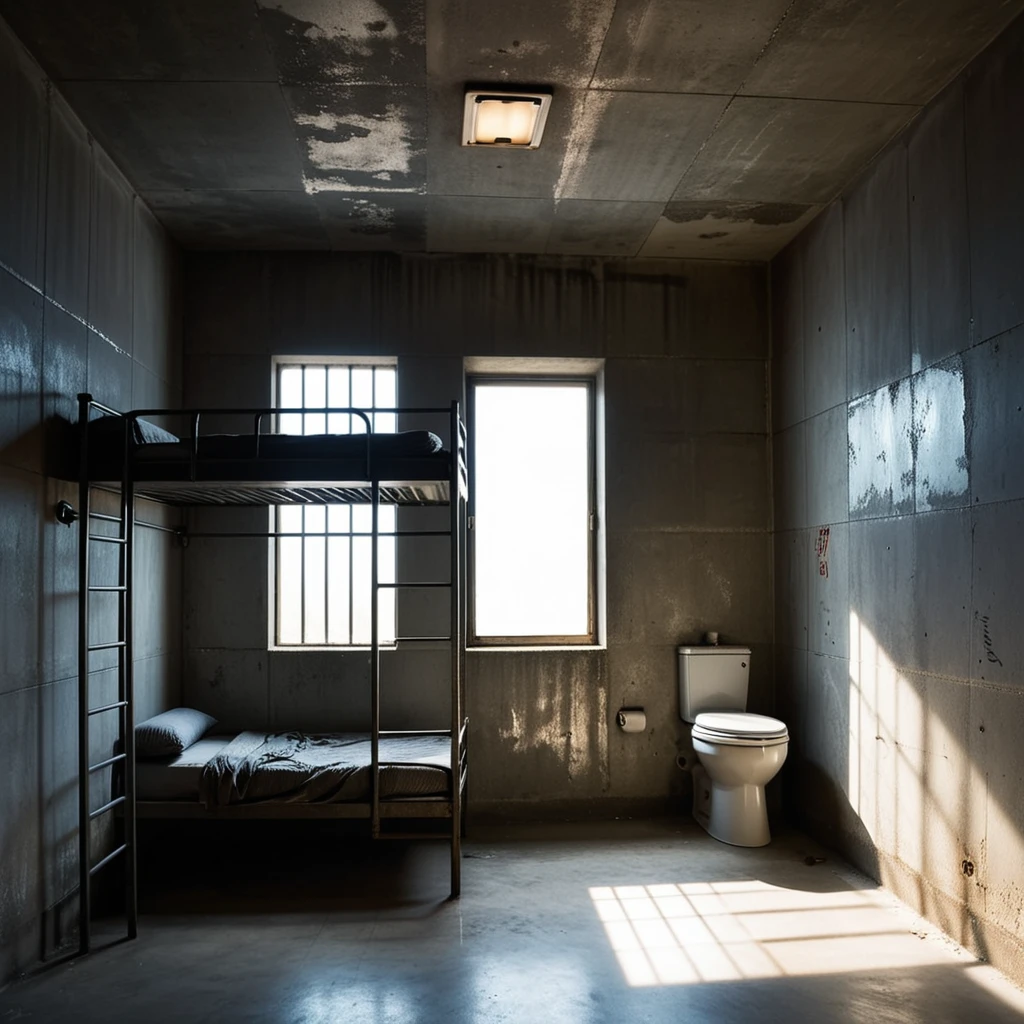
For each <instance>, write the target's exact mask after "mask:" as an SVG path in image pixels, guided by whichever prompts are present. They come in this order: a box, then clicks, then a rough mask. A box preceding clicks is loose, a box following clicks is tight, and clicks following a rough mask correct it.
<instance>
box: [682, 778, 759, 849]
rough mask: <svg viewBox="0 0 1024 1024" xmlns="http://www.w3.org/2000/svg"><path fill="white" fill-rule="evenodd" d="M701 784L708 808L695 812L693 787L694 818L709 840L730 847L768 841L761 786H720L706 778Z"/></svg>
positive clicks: (755, 844)
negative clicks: (701, 811) (702, 812)
mask: <svg viewBox="0 0 1024 1024" xmlns="http://www.w3.org/2000/svg"><path fill="white" fill-rule="evenodd" d="M696 785H697V779H696V778H694V786H695V787H696ZM702 786H704V787H705V788H706V789H707V790H709V791H710V798H709V799H708V801H707V803H708V804H709V807H708V811H707V813H705V814H698V813H697V804H696V789H695V790H694V793H695V798H694V817H695V818H696V819H697V823H698V824H699V825H700V826H701V827H702V828H703V829H704V831H705V832H707V834H708V835H709V836H711V838H712V839H717V840H718V841H719V842H720V843H728V844H729V845H730V846H767V845H768V844H769V843H770V842H771V841H772V835H771V831H770V830H769V828H768V811H767V808H766V807H765V798H764V786H751V785H747V786H722V785H716V783H714V782H713V781H712V780H711V779H710V778H706V779H705V780H704V781H703V782H702ZM702 819H703V820H702Z"/></svg>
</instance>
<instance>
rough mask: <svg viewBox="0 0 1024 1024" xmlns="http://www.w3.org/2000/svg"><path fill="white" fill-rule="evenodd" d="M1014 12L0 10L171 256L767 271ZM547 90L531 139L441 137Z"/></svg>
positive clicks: (442, 5) (482, 3)
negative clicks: (495, 102)
mask: <svg viewBox="0 0 1024 1024" xmlns="http://www.w3.org/2000/svg"><path fill="white" fill-rule="evenodd" d="M1022 9H1024V0H902V2H900V3H896V2H894V0H618V2H615V0H517V2H510V0H412V2H402V0H145V2H139V0H89V2H87V3H83V2H82V0H33V2H32V3H24V2H23V0H0V15H2V16H3V17H5V18H6V19H7V21H8V22H9V23H10V25H11V27H12V28H13V29H14V31H15V32H16V33H17V34H18V35H19V36H20V38H21V39H22V41H23V42H24V43H25V44H26V46H27V47H28V48H29V49H30V50H31V51H32V53H33V54H34V55H35V57H36V58H37V59H38V60H39V62H40V63H41V64H42V65H43V67H44V68H45V69H46V70H47V72H48V73H49V74H50V76H51V77H52V78H53V79H54V80H55V81H56V82H57V83H58V86H59V88H60V89H61V90H62V91H63V92H64V94H65V95H66V96H67V98H68V100H69V101H70V103H71V105H72V106H73V107H74V108H75V110H76V111H77V112H78V114H79V115H80V116H81V118H82V120H83V121H84V123H85V124H86V126H87V127H88V128H89V130H90V131H91V132H92V133H93V134H94V135H95V136H96V138H97V139H99V141H100V142H101V143H102V144H103V145H104V146H105V147H106V148H107V150H108V151H109V153H110V154H111V155H112V156H113V157H114V159H115V160H116V161H117V162H118V163H119V164H120V165H121V167H122V168H123V170H124V171H125V173H126V174H127V176H128V177H129V179H130V180H131V181H132V183H133V184H134V186H135V187H136V188H137V189H138V191H139V193H140V194H141V195H142V196H143V198H144V199H145V200H146V202H147V203H149V205H150V206H151V207H152V209H153V211H154V212H155V213H156V215H157V216H158V217H159V218H160V220H161V221H162V222H163V223H164V224H165V225H166V227H167V228H168V229H169V230H170V232H171V233H172V234H173V235H174V236H175V237H176V238H177V239H178V240H179V241H180V242H181V243H182V244H183V245H185V246H187V247H193V248H266V249H286V248H292V249H328V248H333V249H339V250H400V251H434V252H463V251H464V252H529V253H567V254H577V255H620V256H625V255H630V256H631V255H641V256H651V257H656V256H670V257H671V256H675V257H681V256H698V257H711V258H727V259H754V260H760V259H767V258H770V257H771V256H772V255H774V253H775V252H777V251H778V250H779V249H780V248H781V247H782V246H784V245H785V244H786V243H787V242H788V241H789V240H790V239H791V238H792V237H793V236H794V235H795V234H796V233H797V232H799V231H800V230H801V228H802V227H803V226H804V225H805V224H807V223H808V221H809V220H811V219H812V218H813V217H814V215H815V214H816V213H817V212H818V211H819V210H820V209H821V207H822V206H823V205H824V204H826V203H828V202H829V201H830V200H831V199H832V198H834V197H835V196H836V195H837V194H838V193H839V192H840V191H841V190H842V189H843V187H844V186H845V185H847V184H848V183H849V182H850V181H851V180H852V179H853V178H854V177H855V176H856V175H857V174H858V172H859V171H860V170H861V169H862V168H863V167H864V166H865V164H866V163H867V162H868V161H869V160H870V159H871V157H872V156H873V155H874V154H875V153H877V152H878V150H879V149H880V148H881V147H882V146H883V145H884V144H885V143H886V141H887V140H889V139H890V138H891V137H892V136H893V135H894V134H896V133H897V132H898V131H899V130H900V128H902V127H903V126H904V125H905V124H906V123H907V121H908V120H909V119H910V118H912V117H913V116H914V114H915V113H916V112H917V111H918V110H919V109H920V108H921V106H922V105H924V104H925V103H926V102H927V101H928V100H929V99H931V98H932V97H933V96H934V95H935V94H936V93H937V92H938V91H939V90H940V89H941V88H942V87H943V85H945V84H946V83H947V82H948V81H949V80H950V79H951V78H952V77H953V76H954V75H955V74H956V72H957V71H958V70H959V69H960V68H961V67H963V65H964V64H965V63H967V62H968V61H969V60H970V59H971V58H972V57H974V56H975V55H976V54H977V53H978V52H979V51H980V50H981V49H982V48H983V47H984V46H985V45H986V44H987V43H988V42H989V41H990V40H992V39H993V38H994V37H995V36H996V35H997V34H998V33H999V32H1000V31H1001V30H1002V29H1003V28H1004V27H1005V26H1006V25H1007V24H1008V23H1009V22H1010V21H1011V20H1012V19H1013V18H1014V17H1015V16H1016V15H1017V14H1019V13H1020V12H1021V10H1022ZM467 83H485V84H493V85H499V84H503V83H507V84H522V85H547V86H550V87H551V88H552V89H553V92H554V98H553V102H552V107H551V114H550V116H549V118H548V123H547V129H546V132H545V136H544V141H543V144H542V145H541V147H540V149H538V150H536V151H533V152H516V151H509V150H479V149H476V150H475V149H466V148H463V147H461V146H460V145H459V132H460V128H461V118H462V98H463V93H464V91H465V87H466V85H467Z"/></svg>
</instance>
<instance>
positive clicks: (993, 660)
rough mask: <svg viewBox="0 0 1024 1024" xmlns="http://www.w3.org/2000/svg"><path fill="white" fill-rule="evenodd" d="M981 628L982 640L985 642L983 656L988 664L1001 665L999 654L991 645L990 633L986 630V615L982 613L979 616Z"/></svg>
mask: <svg viewBox="0 0 1024 1024" xmlns="http://www.w3.org/2000/svg"><path fill="white" fill-rule="evenodd" d="M981 630H982V640H983V641H984V644H985V658H986V659H987V660H988V662H989V664H991V665H999V666H1000V667H1001V666H1002V664H1003V663H1002V661H1001V660H1000V658H999V655H998V654H996V652H995V648H994V647H993V645H992V634H991V633H989V631H988V616H987V615H982V617H981Z"/></svg>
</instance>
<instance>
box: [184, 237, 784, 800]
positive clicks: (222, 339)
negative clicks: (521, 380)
mask: <svg viewBox="0 0 1024 1024" xmlns="http://www.w3.org/2000/svg"><path fill="white" fill-rule="evenodd" d="M766 307H767V287H766V274H765V268H764V267H758V266H745V265H741V264H729V263H707V262H706V263H699V262H681V261H671V260H666V261H618V262H616V261H610V260H600V259H593V260H584V259H570V258H543V257H540V258H528V257H521V258H516V257H500V256H486V257H473V256H465V257H464V256H451V257H448V256H438V257H425V256H408V257H399V256H367V257H359V256H351V257H342V256H334V257H332V256H321V255H314V254H309V255H296V254H283V255H241V254H235V255H230V254H228V255H213V254H211V255H198V254H193V255H190V256H189V258H188V261H187V265H186V313H185V350H186V356H185V398H186V404H213V405H224V404H228V403H234V404H238V405H245V404H249V403H255V404H267V403H269V401H270V397H271V394H270V384H271V364H270V359H271V355H272V354H297V355H312V356H316V355H321V354H351V355H377V354H380V355H383V354H387V355H396V356H398V358H399V363H398V373H399V401H400V402H402V403H406V404H408V403H410V402H411V403H413V404H424V403H429V404H447V403H448V402H449V401H450V400H451V399H452V398H453V397H456V396H458V395H459V394H460V393H461V392H462V388H463V366H464V364H463V360H464V358H465V357H469V356H522V357H526V356H530V357H536V356H542V357H562V358H567V357H576V358H585V357H589V358H595V357H597V358H604V359H605V364H604V365H605V371H604V395H605V406H606V408H605V424H606V442H605V443H606V449H607V450H606V467H605V468H606V478H607V514H606V516H605V524H604V525H605V542H606V550H607V577H608V587H607V599H608V621H607V640H608V642H607V647H606V648H605V649H599V650H571V651H532V652H529V651H527V652H522V651H520V652H510V651H481V652H472V653H471V654H470V656H469V659H468V670H467V672H468V713H469V716H470V720H471V731H470V744H471V747H470V749H471V757H472V764H473V769H472V773H471V780H470V798H471V806H472V807H473V808H474V809H476V810H485V809H488V808H490V809H497V808H499V806H500V808H501V809H502V810H503V812H511V811H512V810H513V809H514V808H515V807H517V806H518V807H519V808H520V809H522V810H525V811H526V812H528V813H532V811H535V810H536V809H537V805H538V804H541V803H546V804H548V805H551V804H553V803H559V804H573V803H577V804H583V803H585V802H593V801H597V800H599V799H600V798H604V799H605V800H607V801H614V800H621V801H622V805H623V809H624V810H625V811H626V812H627V813H628V812H629V811H630V810H632V811H634V812H636V813H642V811H643V809H644V806H645V802H646V803H648V804H649V803H651V802H659V801H660V802H662V803H664V802H665V801H666V800H668V799H669V798H671V797H673V796H676V797H678V795H679V794H680V793H681V792H682V791H683V788H684V786H685V785H686V779H687V777H686V776H685V775H684V774H683V773H682V772H680V771H679V770H678V769H677V768H676V767H675V765H674V761H675V757H676V753H677V750H678V748H679V744H680V743H681V742H682V743H685V741H686V740H687V739H688V728H687V727H685V726H684V724H683V723H682V722H681V721H680V720H679V717H678V702H677V695H676V665H675V654H674V648H675V645H676V644H678V643H680V642H682V641H690V642H692V641H695V640H697V639H698V638H699V637H700V636H701V634H702V632H703V631H704V630H707V629H717V630H718V631H720V632H721V633H722V634H723V636H724V637H725V638H727V639H729V640H734V641H737V642H743V643H749V644H751V645H752V646H753V648H754V662H753V665H754V672H753V679H752V686H751V701H750V703H751V707H752V708H753V709H754V710H760V711H768V710H771V708H772V705H773V698H772V671H771V646H770V645H771V641H772V622H771V593H770V583H769V578H770V558H771V550H770V547H771V538H770V532H769V528H770V514H769V465H768V428H767V402H766V371H767V363H766V359H767V312H766ZM438 426H440V425H438ZM520 485H522V486H528V485H529V482H528V481H510V482H509V486H510V488H515V487H517V486H520ZM229 519H230V520H233V521H235V522H238V523H244V522H251V523H254V524H255V525H256V526H257V527H263V528H265V526H266V523H267V515H266V512H264V511H262V510H258V511H257V512H256V513H242V514H239V513H234V512H226V511H224V510H215V511H212V512H209V513H206V514H204V516H203V517H202V518H201V519H200V520H199V521H201V522H207V523H212V522H219V523H225V522H226V521H227V520H229ZM410 543H411V542H410ZM406 556H407V559H406V561H405V563H404V565H402V567H401V568H400V573H401V574H402V575H406V573H408V574H410V575H411V574H412V573H413V572H416V571H424V569H425V567H424V566H422V565H418V564H417V563H414V561H413V560H412V552H411V551H407V552H406ZM444 556H445V553H444V552H443V551H442V552H441V557H440V561H441V562H442V563H443V562H444ZM401 557H402V556H401V554H400V558H401ZM185 566H186V569H185V572H186V601H185V648H186V654H185V657H186V682H185V685H186V693H187V695H188V698H189V700H190V701H194V703H195V704H196V705H197V706H199V707H201V708H203V709H204V710H207V711H209V712H210V713H212V714H214V715H217V716H218V717H220V718H221V719H222V720H224V721H225V722H227V723H229V724H232V725H248V726H260V725H269V726H272V727H274V728H289V727H291V728H295V727H300V728H301V727H305V728H317V727H319V728H331V727H334V728H343V727H356V726H360V725H362V726H363V727H365V725H366V723H367V719H368V716H367V707H368V704H367V690H368V686H367V682H366V669H365V665H366V656H365V654H358V653H352V654H346V653H339V652H316V651H305V652H304V651H270V652H269V653H268V645H267V544H266V542H261V541H251V542H242V541H228V542H224V541H199V540H197V541H195V542H193V543H192V544H191V545H190V547H189V549H188V551H187V553H186V558H185ZM426 578H429V576H427V577H426ZM435 578H436V577H435ZM409 614H410V615H412V614H414V613H413V612H412V611H410V612H409ZM443 614H444V613H443V610H442V619H441V622H440V625H439V626H437V625H436V626H435V629H436V628H441V629H443V628H444V619H443ZM420 621H421V620H420ZM406 627H407V624H406V623H405V622H402V623H401V624H400V631H401V632H406ZM428 632H429V630H428ZM383 671H384V686H383V690H384V719H385V723H386V727H403V726H404V727H410V726H412V727H420V728H423V727H428V726H432V725H435V724H437V725H441V724H444V722H445V720H446V719H445V716H446V714H447V711H446V708H447V703H446V700H447V698H446V692H447V690H446V687H447V682H446V680H445V673H446V672H447V661H446V660H445V659H444V658H442V659H440V660H438V659H437V657H436V655H431V654H430V653H429V652H423V651H408V650H400V651H397V652H394V653H388V654H386V655H385V658H384V670H383ZM624 704H625V705H634V704H639V705H644V706H645V707H646V708H647V711H648V717H649V729H648V731H647V733H646V734H644V735H631V736H625V735H623V734H622V733H621V732H620V731H619V730H618V728H617V726H615V725H614V715H615V712H616V711H617V710H618V708H619V707H620V706H622V705H624ZM609 806H610V804H608V803H606V804H605V810H606V811H607V809H608V807H609ZM677 806H679V805H678V804H677ZM531 809H532V810H531Z"/></svg>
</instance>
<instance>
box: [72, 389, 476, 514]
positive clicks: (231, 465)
mask: <svg viewBox="0 0 1024 1024" xmlns="http://www.w3.org/2000/svg"><path fill="white" fill-rule="evenodd" d="M78 401H79V442H80V444H81V453H80V456H81V457H80V473H81V479H82V480H83V482H87V483H89V484H94V485H98V486H103V485H106V486H109V487H121V486H122V485H123V484H125V483H128V482H131V484H132V486H133V489H134V493H135V495H136V496H137V497H142V498H149V499H151V500H154V501H160V502H163V503H165V504H169V505H290V504H299V505H310V504H333V503H352V504H359V503H366V502H370V501H371V500H372V488H373V485H374V484H376V485H378V486H379V490H380V501H381V502H384V503H389V504H395V505H447V504H449V503H450V502H451V501H452V497H453V495H456V496H458V497H461V498H466V496H467V493H468V488H467V470H466V464H467V462H466V427H465V424H464V422H463V420H462V417H461V415H460V412H459V403H458V402H452V404H451V406H449V407H448V408H395V409H356V408H325V409H317V410H315V411H316V412H317V413H318V414H319V413H323V414H326V415H328V416H332V417H334V416H341V415H344V416H346V417H350V420H349V422H350V423H351V426H352V432H351V433H333V434H293V433H279V432H277V431H276V430H274V429H273V428H274V427H276V426H277V424H279V423H280V422H281V420H282V419H283V418H284V417H286V416H295V415H300V416H301V415H302V414H307V415H308V414H309V412H310V410H309V409H275V408H264V409H136V410H132V411H130V412H119V411H118V410H116V409H111V408H109V407H108V406H105V405H102V404H100V403H99V402H96V401H95V400H94V399H93V398H92V396H91V395H87V394H82V395H79V396H78ZM380 413H386V414H393V415H397V416H406V417H408V416H416V417H421V416H431V417H435V418H436V417H438V416H440V415H446V416H447V417H448V418H449V436H450V437H451V438H452V439H453V443H452V447H451V449H446V448H445V447H444V445H443V443H442V441H441V438H439V437H438V436H437V434H435V433H433V432H431V431H429V430H406V431H401V432H398V433H383V432H377V433H375V432H374V430H373V420H372V417H373V416H374V415H377V414H380ZM223 417H232V418H236V419H237V417H245V418H247V420H248V421H249V422H251V424H252V429H251V430H250V431H248V432H246V433H235V434H224V433H212V432H204V430H203V428H204V425H207V424H209V423H210V422H211V421H214V422H216V423H220V422H223V419H222V418H223ZM153 419H159V420H160V421H161V422H171V423H175V424H177V423H183V424H185V427H186V428H187V429H185V430H184V431H183V436H179V435H178V434H175V433H172V432H171V431H169V430H165V429H164V428H163V427H161V426H157V425H156V424H155V423H153V422H151V421H152V420H153ZM325 422H326V420H325Z"/></svg>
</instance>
